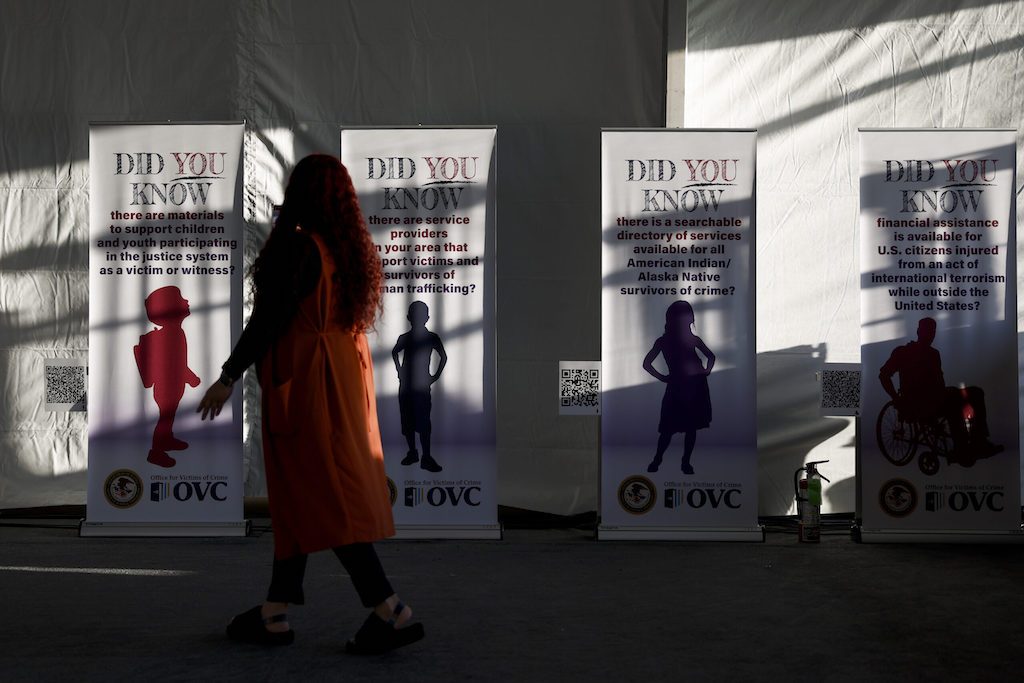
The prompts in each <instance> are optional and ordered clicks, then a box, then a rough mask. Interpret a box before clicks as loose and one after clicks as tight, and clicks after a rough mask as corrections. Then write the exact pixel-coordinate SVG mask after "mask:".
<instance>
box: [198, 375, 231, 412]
mask: <svg viewBox="0 0 1024 683" xmlns="http://www.w3.org/2000/svg"><path fill="white" fill-rule="evenodd" d="M234 389H235V387H234V385H231V386H227V385H225V384H223V383H222V382H219V381H218V382H214V383H213V386H211V387H210V388H209V389H207V390H206V395H205V396H203V400H202V401H200V402H199V407H198V408H196V412H197V413H202V414H203V415H202V417H201V418H200V419H202V420H205V419H206V416H207V415H209V416H210V419H211V420H212V419H213V418H215V417H217V416H218V415H220V411H221V408H223V407H224V404H225V403H227V400H228V399H229V398H230V397H231V392H232V391H234Z"/></svg>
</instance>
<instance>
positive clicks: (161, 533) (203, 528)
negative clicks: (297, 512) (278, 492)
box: [78, 519, 252, 538]
mask: <svg viewBox="0 0 1024 683" xmlns="http://www.w3.org/2000/svg"><path fill="white" fill-rule="evenodd" d="M251 527H252V522H251V521H250V520H248V519H246V520H242V521H239V522H90V521H88V520H85V519H83V520H82V521H81V522H79V524H78V535H79V537H80V538H102V537H107V538H112V537H131V536H135V537H145V536H150V537H166V538H202V537H212V536H248V535H249V531H250V529H251Z"/></svg>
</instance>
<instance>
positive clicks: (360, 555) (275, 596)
mask: <svg viewBox="0 0 1024 683" xmlns="http://www.w3.org/2000/svg"><path fill="white" fill-rule="evenodd" d="M333 550H334V554H335V555H337V556H338V559H339V560H341V565H342V566H343V567H344V568H345V571H346V572H348V575H349V576H350V577H351V578H352V584H353V585H354V586H355V588H356V592H357V593H359V599H360V600H362V602H363V606H365V607H374V606H376V605H379V604H380V603H382V602H384V601H385V600H386V599H387V598H389V597H391V596H392V595H394V593H395V591H394V590H393V589H392V588H391V584H390V583H389V582H388V577H387V576H385V574H384V568H383V567H382V566H381V564H380V560H379V559H378V558H377V552H376V551H375V550H374V549H373V544H372V543H353V544H351V545H339V546H338V547H337V548H333ZM307 557H308V555H293V556H292V557H289V558H287V559H284V560H278V559H277V558H274V569H273V574H272V575H271V578H270V589H269V590H268V591H267V602H287V603H290V604H292V605H303V604H305V602H306V596H305V595H304V594H303V592H302V579H303V577H304V576H305V574H306V558H307Z"/></svg>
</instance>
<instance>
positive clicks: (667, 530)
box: [597, 525, 764, 543]
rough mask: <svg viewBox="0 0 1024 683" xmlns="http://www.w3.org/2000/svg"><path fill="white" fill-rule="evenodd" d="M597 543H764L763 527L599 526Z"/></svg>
mask: <svg viewBox="0 0 1024 683" xmlns="http://www.w3.org/2000/svg"><path fill="white" fill-rule="evenodd" d="M597 540H599V541H748V542H754V543H764V527H763V526H761V525H758V526H754V527H675V526H664V527H650V526H647V527H641V526H603V525H602V526H599V527H597Z"/></svg>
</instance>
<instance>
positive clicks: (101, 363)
mask: <svg viewBox="0 0 1024 683" xmlns="http://www.w3.org/2000/svg"><path fill="white" fill-rule="evenodd" d="M243 131H244V126H243V124H241V123H224V124H220V123H203V124H120V123H116V124H93V125H92V126H91V127H90V130H89V182H90V186H89V201H90V207H89V408H88V410H89V476H88V512H87V519H86V522H85V524H84V525H83V528H82V533H83V535H109V534H115V535H160V534H166V535H180V534H188V535H244V532H245V528H244V522H243V520H242V497H243V481H242V438H241V416H240V414H239V411H238V409H237V407H238V405H239V403H238V396H236V397H235V401H233V402H232V403H230V404H229V405H227V406H225V409H224V412H223V413H222V414H221V415H220V417H218V419H217V420H216V421H215V422H213V423H210V422H206V423H203V422H201V421H200V419H199V416H198V415H197V414H196V412H195V409H196V405H197V404H198V402H199V400H200V398H201V397H202V393H203V391H205V388H206V387H207V386H209V384H210V383H211V382H213V381H215V380H216V378H217V377H218V376H219V374H220V366H221V363H223V362H224V360H225V359H226V358H227V357H228V355H229V353H230V351H231V340H232V339H235V338H237V336H238V332H239V328H240V320H241V281H242V277H243V273H242V239H243V234H242V215H241V194H242V166H243V165H242V136H243Z"/></svg>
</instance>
